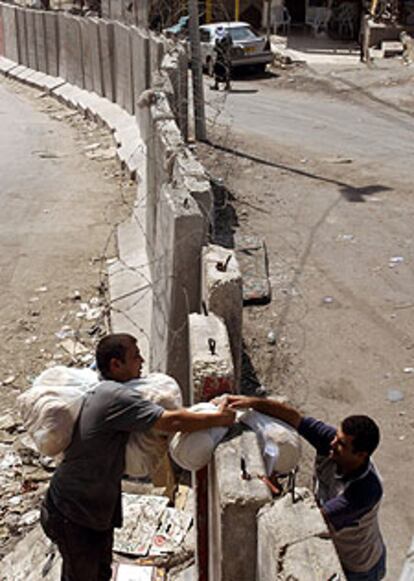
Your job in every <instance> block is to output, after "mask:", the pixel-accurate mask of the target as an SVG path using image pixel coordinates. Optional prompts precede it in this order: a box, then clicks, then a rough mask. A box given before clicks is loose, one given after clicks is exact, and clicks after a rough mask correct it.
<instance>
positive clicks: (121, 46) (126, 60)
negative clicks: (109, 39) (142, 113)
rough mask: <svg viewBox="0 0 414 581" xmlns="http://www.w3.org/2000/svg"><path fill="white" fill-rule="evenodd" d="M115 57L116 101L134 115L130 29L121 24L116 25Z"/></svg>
mask: <svg viewBox="0 0 414 581" xmlns="http://www.w3.org/2000/svg"><path fill="white" fill-rule="evenodd" d="M114 57H115V58H114V63H115V66H114V71H115V99H116V102H117V103H118V105H120V107H122V108H123V109H125V110H126V111H128V113H131V114H132V115H133V114H134V112H135V108H134V87H133V81H132V51H131V37H130V31H129V28H128V27H127V26H125V25H124V24H121V23H119V22H116V23H115V24H114Z"/></svg>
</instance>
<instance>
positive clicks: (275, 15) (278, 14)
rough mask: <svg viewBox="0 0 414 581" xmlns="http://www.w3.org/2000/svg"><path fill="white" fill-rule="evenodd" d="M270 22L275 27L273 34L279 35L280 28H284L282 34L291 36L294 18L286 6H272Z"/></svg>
mask: <svg viewBox="0 0 414 581" xmlns="http://www.w3.org/2000/svg"><path fill="white" fill-rule="evenodd" d="M270 21H271V23H272V27H273V34H277V30H278V28H282V34H283V33H284V34H285V35H287V34H289V30H290V23H291V21H292V18H291V16H290V14H289V10H288V9H287V8H286V6H272V8H271V10H270Z"/></svg>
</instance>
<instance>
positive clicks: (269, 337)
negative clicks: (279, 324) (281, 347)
mask: <svg viewBox="0 0 414 581" xmlns="http://www.w3.org/2000/svg"><path fill="white" fill-rule="evenodd" d="M267 342H268V344H269V345H276V342H277V335H276V333H275V332H274V331H269V332H268V334H267Z"/></svg>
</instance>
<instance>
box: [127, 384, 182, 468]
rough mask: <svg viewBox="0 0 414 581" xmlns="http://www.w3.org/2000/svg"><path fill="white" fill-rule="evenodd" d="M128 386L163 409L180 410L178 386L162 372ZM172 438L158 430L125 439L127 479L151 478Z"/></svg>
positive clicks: (180, 400) (134, 434)
mask: <svg viewBox="0 0 414 581" xmlns="http://www.w3.org/2000/svg"><path fill="white" fill-rule="evenodd" d="M128 385H130V386H132V387H134V389H136V390H137V391H138V392H139V393H140V394H141V395H142V397H143V398H144V399H148V400H149V401H151V402H152V403H155V404H157V405H159V406H161V407H163V408H164V409H166V410H175V409H179V408H180V407H182V405H183V400H182V395H181V390H180V387H179V385H178V383H177V382H176V381H175V380H174V379H173V378H172V377H169V376H168V375H164V374H163V373H151V374H150V375H148V376H147V377H143V378H141V379H133V380H132V381H129V382H128ZM170 439H171V436H170V435H167V434H163V433H161V432H159V431H158V430H155V429H151V430H149V431H148V432H135V433H134V432H132V433H131V434H130V436H129V439H128V445H127V447H126V455H125V473H126V474H128V475H129V476H135V477H143V476H148V475H149V476H152V475H153V474H154V473H155V472H156V470H157V466H158V465H159V463H160V462H161V461H162V459H163V457H164V456H165V454H166V453H167V452H168V444H169V442H170Z"/></svg>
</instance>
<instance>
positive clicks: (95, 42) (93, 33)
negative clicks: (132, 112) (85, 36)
mask: <svg viewBox="0 0 414 581" xmlns="http://www.w3.org/2000/svg"><path fill="white" fill-rule="evenodd" d="M89 22H90V23H91V27H90V42H89V46H90V51H91V60H92V80H93V91H94V92H95V93H97V94H98V95H100V96H101V97H103V96H104V86H103V79H102V62H101V50H100V40H99V20H98V19H95V18H91V19H90V20H89Z"/></svg>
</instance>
